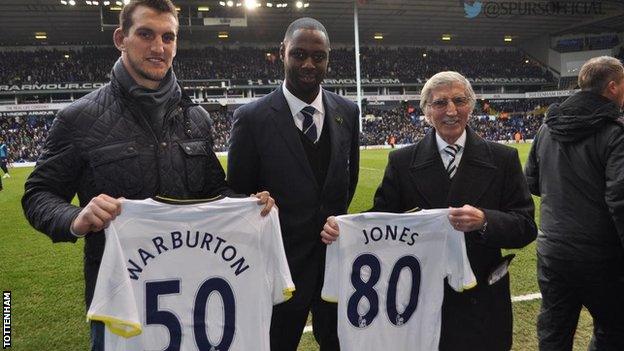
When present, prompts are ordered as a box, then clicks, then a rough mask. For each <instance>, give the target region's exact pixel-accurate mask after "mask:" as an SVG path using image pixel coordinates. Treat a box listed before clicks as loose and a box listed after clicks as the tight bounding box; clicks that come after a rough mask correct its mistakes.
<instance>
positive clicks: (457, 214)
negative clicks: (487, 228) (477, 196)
mask: <svg viewBox="0 0 624 351" xmlns="http://www.w3.org/2000/svg"><path fill="white" fill-rule="evenodd" d="M448 218H449V222H451V225H452V226H453V228H455V230H458V231H460V232H472V231H475V230H480V229H481V228H483V224H485V213H483V211H481V210H480V209H478V208H476V207H472V206H470V205H464V206H462V207H450V211H449V216H448Z"/></svg>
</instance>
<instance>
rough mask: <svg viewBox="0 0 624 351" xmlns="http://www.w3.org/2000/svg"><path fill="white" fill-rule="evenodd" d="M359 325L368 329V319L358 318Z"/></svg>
mask: <svg viewBox="0 0 624 351" xmlns="http://www.w3.org/2000/svg"><path fill="white" fill-rule="evenodd" d="M358 325H359V326H360V328H366V318H363V317H362V316H360V317H359V318H358Z"/></svg>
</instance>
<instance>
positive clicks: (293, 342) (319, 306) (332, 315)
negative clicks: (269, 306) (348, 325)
mask: <svg viewBox="0 0 624 351" xmlns="http://www.w3.org/2000/svg"><path fill="white" fill-rule="evenodd" d="M336 307H337V305H336V304H335V303H329V302H326V301H323V300H321V298H320V296H319V297H317V298H315V299H314V300H313V301H312V302H311V304H310V306H308V307H301V306H299V305H294V304H292V303H291V302H290V301H286V302H284V303H282V304H279V305H277V306H274V307H273V316H272V317H271V351H296V350H297V346H298V345H299V341H300V340H301V335H302V334H303V328H304V327H305V325H306V321H307V320H308V313H309V312H310V311H311V312H312V328H313V331H314V338H315V339H316V342H318V344H319V346H320V350H321V351H338V350H340V346H339V344H338V331H337V321H338V319H337V308H336Z"/></svg>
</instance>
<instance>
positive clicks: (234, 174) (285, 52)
mask: <svg viewBox="0 0 624 351" xmlns="http://www.w3.org/2000/svg"><path fill="white" fill-rule="evenodd" d="M329 53H330V42H329V35H328V34H327V30H326V29H325V26H323V24H322V23H320V22H319V21H317V20H315V19H313V18H309V17H304V18H299V19H297V20H295V21H293V22H292V23H291V24H290V25H289V26H288V28H287V29H286V34H285V35H284V41H283V42H282V44H281V45H280V58H281V59H282V61H283V62H284V73H285V79H284V83H283V84H282V85H281V86H280V87H278V88H277V89H275V90H274V91H273V92H271V93H270V94H268V95H266V96H265V97H263V98H261V99H259V100H257V101H254V102H252V103H250V104H247V105H244V106H241V107H240V108H238V109H237V110H236V111H235V112H234V124H233V125H232V133H231V135H232V137H231V140H230V150H229V154H228V181H229V182H230V184H231V185H232V188H233V189H235V190H237V191H239V192H242V193H247V194H249V193H254V192H256V191H258V190H259V189H268V190H270V191H271V193H272V194H273V195H274V196H275V199H276V200H277V202H278V204H279V206H280V226H281V229H282V238H283V239H284V249H285V251H286V258H287V259H288V266H289V268H290V272H291V275H292V278H293V281H294V282H295V286H296V287H297V291H296V292H295V294H294V295H293V298H292V299H291V300H289V301H287V302H285V303H282V304H279V305H276V306H275V307H274V308H273V315H272V317H271V350H272V351H295V350H297V345H299V341H300V338H301V335H302V333H303V329H304V327H305V324H306V321H307V319H308V313H309V312H311V313H312V324H313V329H314V337H315V339H316V341H318V343H319V346H320V350H321V351H334V350H339V345H338V332H337V329H336V325H337V324H336V323H337V319H336V304H332V303H329V302H326V301H323V300H322V299H321V287H322V285H323V274H324V268H325V245H323V244H322V243H321V242H320V241H319V240H318V234H319V232H320V231H321V228H322V226H323V223H324V222H325V219H326V218H327V216H329V215H330V214H343V213H346V212H347V208H348V207H349V203H351V199H352V198H353V194H354V193H355V187H356V184H357V180H358V171H359V160H360V154H359V152H360V149H359V123H358V118H359V111H358V108H357V105H355V104H354V103H353V102H351V101H349V100H346V99H345V98H343V97H341V96H338V95H336V94H334V93H332V92H329V91H327V90H325V89H323V88H322V86H321V82H322V81H323V78H324V77H325V74H326V73H327V65H328V63H329Z"/></svg>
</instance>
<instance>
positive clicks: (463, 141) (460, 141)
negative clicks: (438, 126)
mask: <svg viewBox="0 0 624 351" xmlns="http://www.w3.org/2000/svg"><path fill="white" fill-rule="evenodd" d="M436 141H437V143H438V152H442V150H443V149H444V148H445V147H446V146H447V145H449V143H447V142H446V141H444V139H442V137H440V135H439V134H438V132H437V131H436ZM455 145H459V146H461V147H462V149H463V148H464V146H466V129H464V132H463V133H462V135H460V136H459V138H457V140H455Z"/></svg>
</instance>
